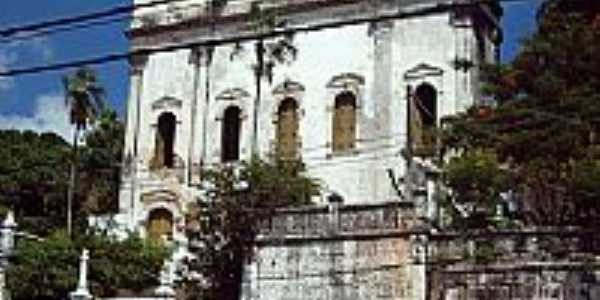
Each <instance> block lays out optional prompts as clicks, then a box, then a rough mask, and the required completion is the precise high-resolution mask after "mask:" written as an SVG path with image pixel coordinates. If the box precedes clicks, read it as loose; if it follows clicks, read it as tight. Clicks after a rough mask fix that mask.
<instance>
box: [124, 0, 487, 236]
mask: <svg viewBox="0 0 600 300" xmlns="http://www.w3.org/2000/svg"><path fill="white" fill-rule="evenodd" d="M142 2H143V1H139V3H142ZM417 2H418V1H417ZM423 2H424V3H426V2H431V1H423ZM136 3H138V1H136ZM394 5H402V4H394ZM331 9H334V8H331ZM295 18H296V19H293V20H294V21H295V22H296V23H298V24H302V23H305V22H314V20H325V21H326V20H330V19H336V18H337V19H339V18H352V16H351V15H347V16H343V15H342V16H340V15H339V14H338V15H336V14H333V13H332V11H330V10H329V9H321V10H319V11H315V12H314V13H311V14H308V13H304V14H301V15H298V16H297V17H295ZM452 22H453V21H452V19H451V14H450V13H449V12H444V13H437V14H430V15H424V16H419V17H414V18H408V19H401V20H393V21H389V22H386V23H383V24H377V25H376V26H374V25H369V24H361V25H352V26H345V27H340V28H334V29H326V30H321V31H316V32H310V33H298V34H296V36H295V38H294V44H295V46H296V47H297V49H298V56H297V57H296V59H295V60H294V61H293V62H291V63H290V64H286V65H280V66H277V67H276V68H275V70H274V77H273V81H272V82H268V81H267V80H266V79H265V80H263V84H262V95H261V102H260V106H259V120H258V121H259V146H260V147H259V148H260V152H261V154H263V155H265V154H267V153H268V152H269V151H271V150H272V149H273V148H272V145H273V141H274V138H275V126H276V125H275V124H274V123H273V121H274V120H275V113H276V111H277V105H278V101H279V100H281V99H282V96H280V95H279V96H278V95H274V93H273V92H274V89H276V88H277V87H278V86H280V85H281V84H283V82H285V81H293V82H296V83H299V84H301V85H302V86H303V87H304V91H303V92H300V93H297V94H295V95H296V96H297V100H298V101H299V107H300V111H301V118H300V136H301V148H302V151H301V154H302V159H303V160H304V162H305V163H306V165H307V169H308V173H309V175H311V176H314V177H316V178H318V179H321V180H322V182H323V183H324V191H325V192H332V191H334V192H337V193H338V194H340V195H341V196H343V197H344V200H345V202H346V203H376V202H384V201H395V200H399V197H398V196H397V194H396V192H395V191H394V190H393V188H392V185H391V183H390V180H389V178H388V174H387V169H392V170H394V172H395V175H396V177H401V176H403V174H404V169H405V161H404V159H403V158H402V156H401V154H400V151H401V150H402V149H404V148H405V141H406V104H407V103H406V99H407V95H406V91H407V86H408V85H411V86H413V87H416V86H418V85H419V84H421V83H423V82H427V83H429V84H431V85H433V86H434V87H435V88H436V89H437V91H438V116H439V117H442V116H445V115H450V114H454V113H456V112H459V111H462V110H464V109H465V108H466V107H468V106H470V105H472V104H473V101H474V95H475V92H476V90H475V88H476V85H475V83H476V81H474V76H473V74H472V73H473V72H474V70H470V71H468V72H463V71H460V70H455V68H454V67H453V64H452V61H453V60H454V59H455V58H457V57H458V58H467V59H473V58H474V56H475V55H476V54H477V53H476V50H477V49H475V50H474V47H475V45H476V40H475V35H474V31H473V28H471V27H460V28H459V27H456V26H453V24H452ZM223 28H224V29H223V33H222V34H223V35H226V34H228V31H227V30H231V28H229V27H223ZM192 33H193V32H192ZM192 33H189V34H192ZM162 38H163V39H165V38H166V39H168V36H166V37H165V36H163V37H162ZM200 38H202V36H200ZM157 40H159V39H157ZM144 41H146V42H147V41H149V40H148V39H146V40H144ZM134 42H135V40H134ZM242 47H243V49H245V51H243V52H242V53H240V54H239V55H237V56H235V57H234V58H231V53H232V49H233V46H232V45H226V46H219V47H217V48H216V49H215V51H214V53H213V56H212V63H211V64H210V66H209V67H207V64H206V58H207V56H206V55H203V56H202V57H201V58H200V60H199V61H200V66H199V67H198V68H197V69H196V67H195V65H194V64H193V63H191V62H193V59H191V58H193V56H192V55H191V54H192V51H191V50H179V51H176V52H168V53H155V54H152V55H151V56H150V57H149V59H148V61H147V63H146V64H145V66H144V68H143V75H142V76H141V81H142V84H141V94H140V95H141V97H140V99H141V103H140V108H141V111H140V123H139V124H137V125H138V126H139V128H138V130H139V136H138V149H139V155H138V157H137V162H138V163H137V165H136V171H135V172H133V173H132V174H131V175H129V176H127V177H126V178H125V180H124V184H123V186H122V189H121V199H120V203H121V205H120V207H121V210H122V213H123V214H128V215H129V216H131V217H130V219H131V222H130V226H132V227H137V226H140V225H143V224H144V222H145V220H144V216H146V215H147V212H148V209H149V208H150V207H151V206H150V203H142V200H141V198H142V195H152V194H153V193H157V192H161V191H169V192H170V193H171V195H172V196H170V198H169V199H165V203H166V204H165V206H167V207H169V209H171V210H173V211H174V214H176V215H182V213H183V211H185V207H186V203H187V202H190V201H192V200H193V199H194V197H199V196H202V190H201V189H199V188H198V187H196V186H193V185H189V183H190V182H189V181H188V179H189V178H188V176H187V174H188V169H187V168H189V164H190V162H191V164H192V165H194V166H195V167H194V168H197V167H198V166H199V165H200V161H204V162H205V163H207V164H216V163H219V162H220V152H221V149H220V148H221V120H220V119H221V117H222V114H223V111H224V109H225V108H226V107H227V106H229V105H233V104H234V105H237V106H239V107H240V108H241V109H242V111H243V121H242V132H241V157H242V159H248V158H249V157H250V154H251V144H252V140H251V137H252V123H253V120H252V117H253V113H252V112H253V109H254V108H253V105H254V99H255V97H256V96H255V83H254V75H253V71H252V67H253V65H254V64H255V57H254V48H253V42H246V43H244V44H242ZM343 74H354V75H357V76H358V77H360V78H362V79H364V83H361V84H358V85H356V86H352V87H350V89H351V90H352V91H353V92H355V93H356V94H357V100H358V105H359V108H358V110H357V115H358V118H357V120H358V124H357V130H358V134H357V147H356V151H354V152H353V153H348V154H343V155H338V154H334V153H332V151H331V146H330V145H331V130H332V129H331V128H332V113H333V109H332V108H333V102H334V98H335V95H336V94H338V93H339V92H341V91H343V90H344V88H339V87H338V88H332V87H328V83H330V82H331V80H332V79H333V78H334V77H336V76H340V75H343ZM207 77H208V82H209V88H208V91H207V90H206V79H207ZM133 79H135V78H134V77H132V88H131V91H132V92H131V98H130V105H129V114H128V118H129V119H128V123H127V124H128V125H127V126H128V128H127V142H126V144H127V149H128V150H127V151H130V152H131V151H132V149H133V145H132V140H133V137H134V133H135V131H136V128H135V127H136V122H134V121H132V120H131V119H132V118H134V117H135V116H136V112H135V111H132V110H135V108H136V105H134V103H135V100H136V99H135V98H136V93H137V92H136V91H137V90H136V87H137V85H136V80H133ZM194 79H197V83H196V84H195V82H194ZM231 89H237V91H238V92H239V91H243V93H241V94H245V95H243V96H242V97H239V98H236V99H230V100H224V99H220V97H219V96H223V95H224V94H227V91H228V90H229V91H231ZM207 92H208V93H207ZM207 95H208V99H207V98H206V96H207ZM165 97H169V98H172V99H176V100H179V101H180V104H181V105H180V106H179V105H173V104H172V105H171V106H169V105H163V106H162V107H160V108H156V107H153V105H154V104H156V103H157V101H159V102H160V101H161V99H164V98H165ZM221 98H222V97H221ZM194 101H196V103H195V104H194ZM154 106H156V105H154ZM194 107H195V109H193V108H194ZM165 111H169V112H172V113H173V114H175V115H176V117H177V121H178V123H177V131H176V138H175V153H176V154H177V156H178V157H180V158H181V161H182V162H183V165H182V169H176V170H173V171H165V172H150V171H149V170H148V163H149V161H150V159H151V157H152V155H153V153H154V143H155V131H156V123H157V120H158V115H159V114H160V113H162V112H165ZM205 111H206V114H205ZM204 115H207V118H206V120H205V119H204ZM192 118H194V119H195V121H194V122H192ZM192 123H194V124H192ZM204 123H206V124H207V126H206V128H204V127H203V124H204ZM192 127H193V128H192ZM204 134H206V138H207V140H206V144H205V145H203V144H202V141H203V135H204ZM204 147H205V148H206V156H205V157H202V154H203V149H204ZM190 151H191V153H190ZM190 157H191V161H190V159H189V158H190ZM192 171H194V172H195V171H197V170H196V169H193V170H192ZM194 172H192V173H194ZM133 174H135V175H133ZM194 174H195V173H194ZM193 179H194V177H193V176H192V182H191V183H194V182H193ZM175 210H177V212H175ZM178 222H179V223H178V224H179V225H181V224H183V220H178Z"/></svg>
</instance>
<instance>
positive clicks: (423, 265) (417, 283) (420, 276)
mask: <svg viewBox="0 0 600 300" xmlns="http://www.w3.org/2000/svg"><path fill="white" fill-rule="evenodd" d="M410 243H411V252H412V253H411V256H412V257H411V265H410V266H409V273H410V274H409V276H408V278H410V280H411V284H410V286H411V291H410V294H411V298H410V299H412V300H424V299H426V296H427V256H428V255H427V254H428V252H429V251H428V236H427V233H424V232H416V233H413V234H412V235H411V236H410Z"/></svg>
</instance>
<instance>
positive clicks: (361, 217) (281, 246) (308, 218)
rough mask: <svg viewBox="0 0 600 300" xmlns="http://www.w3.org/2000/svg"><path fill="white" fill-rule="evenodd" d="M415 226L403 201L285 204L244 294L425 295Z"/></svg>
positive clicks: (268, 229)
mask: <svg viewBox="0 0 600 300" xmlns="http://www.w3.org/2000/svg"><path fill="white" fill-rule="evenodd" d="M413 225H414V218H413V214H412V205H408V204H403V203H399V202H394V203H386V204H382V205H361V206H359V205H346V206H344V205H339V204H336V203H331V204H330V205H329V206H321V207H316V208H304V209H298V210H287V211H281V212H280V213H279V214H277V215H276V216H275V217H273V218H272V219H271V220H268V221H266V222H265V223H264V224H263V227H262V228H263V230H262V232H261V234H260V235H259V237H258V240H257V246H256V249H255V255H254V257H253V260H252V262H251V263H249V264H248V265H247V266H246V268H245V274H244V283H243V295H242V299H244V300H251V299H252V300H255V299H286V300H296V299H311V300H313V299H314V300H317V299H319V300H326V299H358V300H359V299H423V296H424V281H425V280H424V275H425V273H424V270H425V269H424V267H423V266H422V265H418V264H414V263H413V262H414V260H413V255H412V253H413V250H412V246H411V240H412V238H411V236H410V234H409V233H408V230H409V229H410V228H412V227H413Z"/></svg>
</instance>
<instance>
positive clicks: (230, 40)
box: [0, 0, 531, 77]
mask: <svg viewBox="0 0 600 300" xmlns="http://www.w3.org/2000/svg"><path fill="white" fill-rule="evenodd" d="M171 1H185V0H171ZM527 1H531V0H497V2H527ZM157 2H165V1H157ZM167 2H168V1H167ZM489 2H490V0H474V1H471V2H469V3H452V4H447V3H440V4H437V5H435V6H432V7H425V8H418V9H415V10H413V11H409V12H398V13H394V14H388V15H381V16H377V17H362V18H355V19H352V20H345V21H333V22H323V23H321V24H312V25H306V26H297V27H295V28H281V29H275V30H272V31H270V32H266V33H249V34H246V35H238V36H234V37H227V38H209V39H206V40H204V41H199V42H187V43H177V44H171V45H167V46H162V47H152V48H140V49H136V50H133V51H129V52H123V53H113V54H108V55H105V56H99V57H92V58H87V59H80V60H74V61H68V62H62V63H56V64H51V65H41V66H34V67H29V68H21V69H12V70H10V69H9V70H6V71H3V72H0V77H13V76H18V75H25V74H34V73H41V72H46V71H56V70H62V69H68V68H73V67H80V66H86V65H98V64H104V63H110V62H114V61H118V60H125V59H128V58H130V57H132V56H139V55H142V56H143V55H149V54H152V53H161V52H173V51H177V50H182V49H190V48H195V47H202V46H219V45H224V44H235V43H239V42H244V41H252V40H259V39H268V38H273V37H277V36H281V35H289V34H294V33H297V32H312V31H319V30H323V29H329V28H337V27H342V26H349V25H358V24H362V23H368V22H375V21H386V20H394V19H405V18H410V17H416V16H422V15H427V14H431V13H436V12H440V11H446V10H449V9H451V8H460V7H470V6H474V5H477V4H485V3H489ZM32 26H33V25H32Z"/></svg>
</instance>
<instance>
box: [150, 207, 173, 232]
mask: <svg viewBox="0 0 600 300" xmlns="http://www.w3.org/2000/svg"><path fill="white" fill-rule="evenodd" d="M146 232H147V233H148V237H149V238H151V239H153V240H159V239H163V238H165V237H166V238H167V239H171V237H172V236H173V215H172V214H171V212H170V211H168V210H167V209H164V208H159V209H155V210H152V211H151V212H150V214H149V216H148V223H147V224H146Z"/></svg>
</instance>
